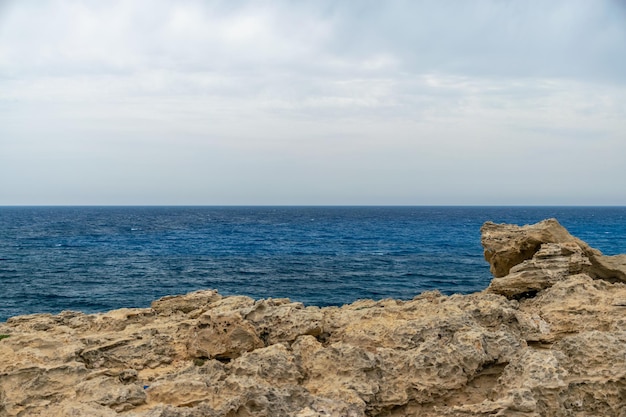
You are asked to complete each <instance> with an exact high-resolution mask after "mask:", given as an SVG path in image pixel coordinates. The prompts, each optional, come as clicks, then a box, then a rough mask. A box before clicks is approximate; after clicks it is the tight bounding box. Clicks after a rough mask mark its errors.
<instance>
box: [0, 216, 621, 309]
mask: <svg viewBox="0 0 626 417" xmlns="http://www.w3.org/2000/svg"><path fill="white" fill-rule="evenodd" d="M549 217H555V218H557V219H558V220H559V221H560V222H561V224H563V225H564V226H565V227H567V228H568V229H569V231H570V232H571V233H572V234H573V235H575V236H577V237H579V238H581V239H583V240H585V241H586V242H588V243H589V244H590V245H591V246H593V247H595V248H597V249H600V250H601V251H602V252H604V253H605V254H609V255H613V254H618V253H626V207H0V294H1V295H2V302H0V321H5V320H6V319H7V318H8V317H11V316H14V315H21V314H30V313H41V312H51V313H57V312H60V311H62V310H78V311H83V312H98V311H106V310H110V309H115V308H121V307H147V306H149V305H150V302H151V301H152V300H155V299H157V298H159V297H162V296H164V295H170V294H183V293H186V292H189V291H193V290H197V289H209V288H210V289H217V290H218V291H219V292H220V293H221V294H224V295H231V294H241V295H249V296H251V297H255V298H266V297H274V298H277V297H289V298H291V299H292V300H295V301H301V302H303V303H305V304H306V305H319V306H327V305H341V304H344V303H350V302H353V301H355V300H357V299H360V298H373V299H382V298H387V297H393V298H399V299H410V298H413V297H414V296H415V295H417V294H419V293H420V292H422V291H425V290H434V289H437V290H440V291H441V292H443V293H445V294H451V293H469V292H474V291H479V290H482V289H484V288H485V287H486V286H487V285H488V284H489V281H490V279H491V275H490V273H489V266H488V264H487V263H486V262H485V261H484V259H483V254H482V248H481V245H480V227H481V225H482V224H483V223H484V222H485V221H487V220H491V221H495V222H498V223H500V222H506V223H515V224H520V225H521V224H529V223H534V222H537V221H540V220H543V219H545V218H549Z"/></svg>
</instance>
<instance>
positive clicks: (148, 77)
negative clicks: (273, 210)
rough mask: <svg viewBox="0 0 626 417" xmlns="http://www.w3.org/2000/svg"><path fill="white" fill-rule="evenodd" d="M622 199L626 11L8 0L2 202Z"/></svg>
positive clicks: (565, 5)
mask: <svg viewBox="0 0 626 417" xmlns="http://www.w3.org/2000/svg"><path fill="white" fill-rule="evenodd" d="M12 204H26V205H30V204H68V205H74V204H208V205H214V204H219V205H221V204H415V205H421V204H445V205H447V204H505V205H508V204H514V205H517V204H541V205H552V204H564V205H569V204H582V205H605V204H611V205H615V204H617V205H626V2H624V1H621V0H614V1H604V0H594V1H589V0H557V1H540V0H536V1H534V0H515V1H513V0H510V1H507V0H484V1H481V0H475V1H461V0H455V1H452V0H432V1H418V0H409V1H394V0H390V1H368V0H363V1H334V0H327V1H326V0H315V1H313V0H312V1H278V0H277V1H238V0H236V1H233V0H227V1H193V0H185V1H177V2H173V1H158V0H157V1H155V0H136V1H116V0H112V1H99V0H98V1H96V0H94V1H70V0H67V1H35V0H33V1H28V0H27V1H23V0H22V1H7V0H0V205H12Z"/></svg>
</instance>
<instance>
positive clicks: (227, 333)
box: [0, 220, 626, 417]
mask: <svg viewBox="0 0 626 417" xmlns="http://www.w3.org/2000/svg"><path fill="white" fill-rule="evenodd" d="M483 244H484V246H485V257H486V258H487V259H488V260H489V261H490V263H491V265H492V271H493V272H494V275H496V277H497V278H494V281H493V283H492V284H491V286H490V287H489V289H488V290H486V291H484V292H481V293H475V294H470V295H453V296H443V295H441V294H440V293H438V292H426V293H423V294H420V295H418V296H416V297H415V298H414V299H413V300H410V301H399V300H382V301H372V300H361V301H357V302H355V303H353V304H350V305H346V306H343V307H341V308H339V307H328V308H318V307H305V306H303V305H302V304H300V303H294V302H291V301H289V300H286V299H267V300H258V301H256V300H253V299H251V298H248V297H241V296H237V297H222V296H221V295H219V294H218V293H217V292H216V291H197V292H194V293H190V294H187V295H183V296H174V297H166V298H163V299H161V300H158V301H155V302H154V303H153V304H152V307H151V308H146V309H121V310H115V311H111V312H108V313H102V314H92V315H85V314H82V313H76V312H63V313H61V314H58V315H49V314H39V315H31V316H20V317H13V318H11V319H9V320H8V321H7V322H6V323H2V324H0V334H2V335H8V336H9V337H6V338H3V339H1V340H0V417H5V416H7V417H8V416H11V417H12V416H47V417H57V416H58V417H61V416H96V417H112V416H127V417H200V416H203V417H204V416H209V417H211V416H215V417H217V416H227V417H236V416H241V417H243V416H249V417H252V416H297V417H314V416H354V417H358V416H426V417H434V416H459V417H460V416H496V415H497V416H563V417H565V416H568V417H569V416H626V284H624V283H623V282H621V280H622V278H623V276H626V274H625V271H626V269H624V268H623V266H624V262H623V258H620V257H605V256H603V255H602V254H601V253H600V252H598V251H596V250H594V249H592V248H590V247H589V246H588V245H586V244H585V243H584V242H582V241H580V240H578V239H576V238H574V237H572V236H571V235H569V233H568V232H567V231H566V230H565V229H563V228H562V227H561V226H560V225H558V223H557V222H556V221H554V220H548V221H545V222H542V223H539V224H537V225H533V226H523V227H519V226H511V225H495V224H492V223H487V224H486V225H485V226H484V227H483Z"/></svg>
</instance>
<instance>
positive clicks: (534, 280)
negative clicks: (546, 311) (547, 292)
mask: <svg viewBox="0 0 626 417" xmlns="http://www.w3.org/2000/svg"><path fill="white" fill-rule="evenodd" d="M481 232H482V240H481V243H482V245H483V247H484V249H485V252H484V255H485V259H486V260H487V261H488V262H489V263H490V265H491V272H492V273H493V275H494V279H493V280H492V282H491V284H490V286H489V291H492V292H494V293H497V294H501V295H504V296H506V297H509V298H522V297H525V296H529V295H530V296H532V295H534V294H536V293H537V292H539V291H541V290H544V289H546V288H549V287H551V286H553V285H554V284H555V283H557V282H559V281H562V280H564V279H566V278H567V277H569V276H572V275H576V274H581V273H584V274H587V275H589V276H591V277H592V278H599V279H604V280H608V281H611V282H616V281H621V282H626V256H624V255H618V256H604V255H602V253H601V252H600V251H598V250H596V249H593V248H591V247H589V245H587V244H586V243H585V242H583V241H582V240H580V239H577V238H575V237H574V236H572V235H570V234H569V232H568V231H567V230H566V229H565V228H564V227H563V226H561V225H560V224H559V222H558V221H557V220H556V219H548V220H544V221H542V222H539V223H537V224H534V225H526V226H515V225H508V224H495V223H491V222H487V223H485V224H484V225H483V227H482V229H481Z"/></svg>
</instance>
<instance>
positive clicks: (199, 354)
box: [187, 312, 265, 359]
mask: <svg viewBox="0 0 626 417" xmlns="http://www.w3.org/2000/svg"><path fill="white" fill-rule="evenodd" d="M263 346H265V344H264V343H263V341H262V340H261V339H260V338H259V337H258V336H257V334H256V332H255V329H254V327H253V326H252V325H251V324H250V323H248V322H247V321H244V320H243V319H242V317H241V316H240V315H239V313H236V312H235V313H230V314H226V313H220V314H217V315H216V314H214V313H213V312H209V313H205V314H203V315H202V316H200V317H199V319H198V324H197V326H195V327H193V328H192V329H191V332H190V334H189V339H188V342H187V352H188V354H189V356H191V357H193V358H207V359H209V358H210V359H233V358H237V357H239V356H241V354H242V353H244V352H250V351H253V350H254V349H258V348H260V347H263Z"/></svg>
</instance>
